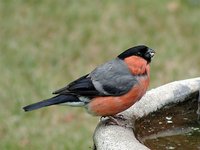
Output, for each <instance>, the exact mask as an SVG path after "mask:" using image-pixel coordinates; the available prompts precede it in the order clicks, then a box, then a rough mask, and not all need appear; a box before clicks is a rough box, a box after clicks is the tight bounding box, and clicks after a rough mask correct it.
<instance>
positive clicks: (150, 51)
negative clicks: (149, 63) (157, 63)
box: [147, 48, 156, 58]
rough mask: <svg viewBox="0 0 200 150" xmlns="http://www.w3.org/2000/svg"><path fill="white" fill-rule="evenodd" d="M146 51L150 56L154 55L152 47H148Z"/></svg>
mask: <svg viewBox="0 0 200 150" xmlns="http://www.w3.org/2000/svg"><path fill="white" fill-rule="evenodd" d="M147 53H149V54H150V57H151V58H152V57H153V56H154V55H155V53H156V52H155V51H154V50H153V49H151V48H149V49H148V51H147Z"/></svg>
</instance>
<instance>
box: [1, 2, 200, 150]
mask: <svg viewBox="0 0 200 150" xmlns="http://www.w3.org/2000/svg"><path fill="white" fill-rule="evenodd" d="M199 7H200V2H199V1H198V0H177V1H174V0H162V1H159V0H155V1H148V0H143V1H141V0H135V1H131V0H124V1H122V0H121V1H120V0H116V1H111V0H109V1H108V0H101V1H98V0H94V1H90V0H85V1H83V0H82V1H73V0H57V1H54V0H41V1H40V0H29V1H26V0H1V1H0V29H1V30H0V52H1V55H0V69H1V78H0V91H1V92H0V101H1V105H0V149H1V150H23V149H24V150H25V149H29V150H37V149H41V150H64V149H65V150H86V149H91V147H92V134H93V131H94V129H95V127H96V125H97V123H98V120H99V118H98V117H92V116H90V115H89V114H87V113H86V112H85V110H84V109H82V108H71V107H63V106H59V107H58V106H53V107H49V108H45V109H41V110H38V111H34V112H30V113H25V112H23V111H22V109H21V108H22V107H23V106H24V105H27V104H29V103H33V102H36V101H38V100H41V99H45V98H48V97H50V96H51V92H52V91H54V90H56V89H58V88H60V87H62V86H64V85H65V84H67V83H69V82H70V81H72V80H74V79H76V78H78V77H79V76H82V75H85V74H86V73H88V72H90V71H91V70H93V69H94V68H95V66H97V65H100V64H102V63H104V62H105V61H108V60H110V59H112V58H114V57H116V56H117V55H118V54H119V53H121V52H122V51H123V50H125V49H127V48H129V47H132V46H134V45H138V44H146V45H148V46H150V47H151V48H153V49H155V50H156V56H155V58H154V60H153V61H152V64H151V66H152V70H151V87H150V88H154V87H157V86H159V85H162V84H165V83H168V82H171V81H174V80H180V79H186V78H192V77H197V76H200V75H199V72H200V67H199V66H200V44H199V42H200V41H199V39H200V20H199V18H200V9H199Z"/></svg>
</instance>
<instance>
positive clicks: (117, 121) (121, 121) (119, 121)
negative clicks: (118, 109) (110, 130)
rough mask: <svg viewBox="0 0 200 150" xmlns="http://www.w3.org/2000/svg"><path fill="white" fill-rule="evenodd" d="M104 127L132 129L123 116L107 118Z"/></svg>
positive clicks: (128, 121)
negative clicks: (112, 126) (113, 126)
mask: <svg viewBox="0 0 200 150" xmlns="http://www.w3.org/2000/svg"><path fill="white" fill-rule="evenodd" d="M107 118H108V119H107V120H106V123H105V125H118V126H121V127H126V128H133V125H132V123H131V122H130V120H129V119H126V118H125V117H124V116H123V115H121V114H119V115H115V116H108V117H107Z"/></svg>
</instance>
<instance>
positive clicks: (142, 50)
mask: <svg viewBox="0 0 200 150" xmlns="http://www.w3.org/2000/svg"><path fill="white" fill-rule="evenodd" d="M154 54H155V51H154V50H153V49H151V48H149V47H147V46H145V45H139V46H135V47H132V48H129V49H127V50H126V51H124V52H123V53H121V54H120V55H119V56H118V58H120V59H122V60H124V59H125V58H127V57H129V56H134V55H135V56H140V57H142V58H144V59H145V60H146V61H147V62H148V63H150V62H151V58H152V57H153V56H154Z"/></svg>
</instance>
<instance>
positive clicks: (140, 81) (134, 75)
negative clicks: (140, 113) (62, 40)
mask: <svg viewBox="0 0 200 150" xmlns="http://www.w3.org/2000/svg"><path fill="white" fill-rule="evenodd" d="M154 54H155V51H154V50H153V49H151V48H149V47H147V46H145V45H138V46H134V47H131V48H129V49H127V50H125V51H124V52H122V53H121V54H119V55H118V56H117V57H116V58H114V59H112V60H110V61H108V62H106V63H104V64H102V65H99V66H98V67H96V68H95V69H94V70H93V71H92V72H90V73H89V74H86V75H84V76H82V77H80V78H78V79H77V80H75V81H73V82H71V83H69V84H67V85H66V86H65V87H63V88H61V89H58V90H56V91H55V92H53V93H52V94H54V95H55V96H53V97H52V98H49V99H46V100H43V101H40V102H36V103H34V104H30V105H28V106H25V107H23V109H24V111H26V112H27V111H32V110H36V109H39V108H42V107H46V106H51V105H60V104H62V105H69V106H75V107H84V108H86V110H87V112H88V113H90V114H92V115H94V116H101V117H111V118H112V117H114V116H117V114H119V113H120V112H122V111H124V110H126V109H128V108H129V107H131V106H132V105H134V104H135V103H136V102H137V101H139V100H140V99H141V98H142V96H143V95H144V94H145V93H146V91H147V89H148V86H149V82H150V63H151V60H152V57H153V56H154Z"/></svg>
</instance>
